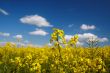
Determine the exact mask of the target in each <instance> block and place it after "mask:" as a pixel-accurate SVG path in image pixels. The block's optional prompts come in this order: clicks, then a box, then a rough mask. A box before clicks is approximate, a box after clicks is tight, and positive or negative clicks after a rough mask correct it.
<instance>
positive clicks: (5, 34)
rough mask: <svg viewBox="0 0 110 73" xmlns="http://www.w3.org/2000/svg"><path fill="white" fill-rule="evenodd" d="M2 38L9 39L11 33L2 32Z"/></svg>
mask: <svg viewBox="0 0 110 73" xmlns="http://www.w3.org/2000/svg"><path fill="white" fill-rule="evenodd" d="M0 36H4V37H9V36H10V33H2V32H0Z"/></svg>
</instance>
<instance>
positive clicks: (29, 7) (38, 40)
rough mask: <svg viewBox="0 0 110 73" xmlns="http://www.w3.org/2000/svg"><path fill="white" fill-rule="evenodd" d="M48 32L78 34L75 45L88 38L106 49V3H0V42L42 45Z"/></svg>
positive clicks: (109, 22) (109, 14) (109, 3)
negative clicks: (94, 39) (95, 40)
mask: <svg viewBox="0 0 110 73" xmlns="http://www.w3.org/2000/svg"><path fill="white" fill-rule="evenodd" d="M52 28H59V29H63V30H64V31H65V38H66V39H67V40H69V39H70V38H71V37H72V36H74V35H75V34H78V35H79V42H78V43H77V44H79V45H83V44H84V42H85V40H87V38H89V37H91V36H92V37H95V38H97V39H98V40H99V41H100V43H102V44H104V45H110V41H109V40H110V31H109V28H110V0H0V42H16V39H22V43H32V44H35V45H45V44H48V43H49V39H50V37H51V36H50V34H51V33H52V32H53V31H52Z"/></svg>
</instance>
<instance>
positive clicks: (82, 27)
mask: <svg viewBox="0 0 110 73" xmlns="http://www.w3.org/2000/svg"><path fill="white" fill-rule="evenodd" d="M80 28H81V29H82V30H94V29H95V28H96V27H95V25H86V24H82V25H81V27H80Z"/></svg>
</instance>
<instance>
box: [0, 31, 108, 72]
mask: <svg viewBox="0 0 110 73" xmlns="http://www.w3.org/2000/svg"><path fill="white" fill-rule="evenodd" d="M59 40H60V41H59ZM61 41H62V42H61ZM77 41H78V35H75V36H73V37H72V38H71V39H70V40H69V41H68V42H67V41H66V40H65V38H64V31H63V30H60V29H54V32H53V33H52V34H51V39H50V42H51V43H52V44H53V46H51V47H49V46H44V47H40V48H39V47H32V46H25V47H23V46H21V47H17V46H16V45H15V44H11V43H7V44H6V45H5V46H2V47H0V73H110V46H104V47H99V46H98V47H96V46H93V44H94V43H93V42H94V41H92V45H91V42H90V43H89V44H90V45H91V46H90V47H77V46H76V43H77ZM95 43H96V42H95ZM91 47H92V48H91Z"/></svg>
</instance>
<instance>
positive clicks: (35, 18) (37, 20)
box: [20, 15, 52, 27]
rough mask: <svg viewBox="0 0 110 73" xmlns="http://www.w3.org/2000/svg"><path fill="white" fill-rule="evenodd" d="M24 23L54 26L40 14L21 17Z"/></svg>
mask: <svg viewBox="0 0 110 73" xmlns="http://www.w3.org/2000/svg"><path fill="white" fill-rule="evenodd" d="M20 21H21V22H22V23H25V24H30V25H35V26H38V27H52V25H50V23H49V22H48V21H47V19H46V18H44V17H42V16H39V15H29V16H25V17H22V18H21V19H20Z"/></svg>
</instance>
